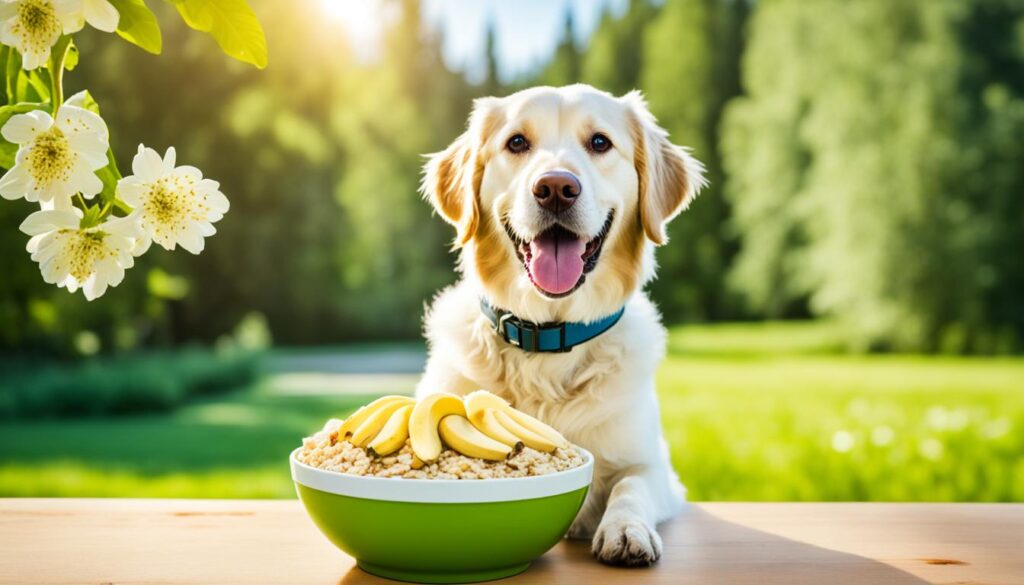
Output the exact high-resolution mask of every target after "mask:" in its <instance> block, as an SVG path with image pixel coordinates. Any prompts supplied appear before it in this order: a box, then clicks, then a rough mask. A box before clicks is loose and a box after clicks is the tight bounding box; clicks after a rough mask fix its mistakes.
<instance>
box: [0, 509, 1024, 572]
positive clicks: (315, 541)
mask: <svg viewBox="0 0 1024 585" xmlns="http://www.w3.org/2000/svg"><path fill="white" fill-rule="evenodd" d="M661 532H662V535H663V537H664V540H665V554H664V558H663V559H662V561H661V562H660V563H659V564H658V565H657V566H655V567H653V568H650V569H620V568H614V567H605V566H602V565H600V564H598V563H596V562H595V561H594V560H593V559H592V558H591V557H590V554H589V552H588V549H587V546H586V544H585V543H581V542H562V543H560V544H559V545H558V546H557V547H556V548H555V549H553V550H552V551H550V552H549V553H548V554H546V555H545V556H544V557H543V558H541V559H540V560H538V561H537V562H536V563H534V566H533V567H532V568H531V569H530V570H529V571H527V572H526V573H524V574H522V575H520V576H518V577H514V578H512V579H508V580H506V581H503V583H508V584H510V585H512V584H522V583H586V585H601V584H605V583H624V582H627V581H628V582H629V583H640V584H643V583H659V584H665V585H667V584H670V583H671V584H673V585H678V584H690V583H693V584H698V583H700V584H718V583H726V584H730V585H743V584H747V583H750V584H754V583H756V584H759V585H773V584H779V585H801V584H815V585H818V584H826V585H845V584H866V585H867V584H870V585H874V584H882V583H885V584H907V585H915V584H922V583H936V584H944V585H952V584H961V585H966V584H971V585H982V584H984V585H1020V584H1024V505H1017V504H724V503H719V504H692V505H690V506H689V508H688V509H687V510H686V512H685V513H684V514H683V515H681V516H680V517H678V518H676V519H675V520H673V521H672V522H670V523H668V524H666V525H665V526H663V527H662V530H661ZM0 583H3V584H18V585H32V584H43V583H45V584H76V585H77V584H106V583H109V584H115V583H116V584H126V583H135V584H143V583H145V584H160V585H168V584H204V585H206V584H214V583H215V584H234V583H237V584H257V583H266V584H292V583H294V584H306V583H309V584H325V585H326V584H331V585H339V584H341V585H347V584H361V583H391V582H390V581H385V580H382V579H377V578H375V577H372V576H370V575H367V574H365V573H363V572H362V571H360V570H359V569H358V568H355V567H354V564H353V561H352V559H351V558H349V557H347V556H345V555H344V554H342V553H341V552H340V551H338V550H337V549H335V548H334V547H333V546H332V545H331V544H329V543H328V542H327V540H326V539H324V538H323V537H322V536H321V535H320V534H319V533H318V532H317V530H316V528H315V527H314V526H313V524H312V523H311V522H310V521H309V519H308V518H306V516H305V514H304V512H303V511H302V508H301V506H300V504H299V503H298V502H296V501H228V500H91V499H67V500H57V499H0Z"/></svg>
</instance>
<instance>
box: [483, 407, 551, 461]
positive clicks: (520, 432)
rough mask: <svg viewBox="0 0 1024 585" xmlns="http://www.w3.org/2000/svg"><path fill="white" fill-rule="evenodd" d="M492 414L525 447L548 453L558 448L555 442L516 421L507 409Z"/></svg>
mask: <svg viewBox="0 0 1024 585" xmlns="http://www.w3.org/2000/svg"><path fill="white" fill-rule="evenodd" d="M494 416H495V418H497V419H498V422H499V423H501V425H502V426H503V427H505V428H506V429H508V431H509V432H510V433H512V434H513V435H515V436H517V437H519V439H520V440H521V441H522V442H523V444H525V445H526V446H527V447H529V448H531V449H536V450H538V451H544V452H546V453H550V452H552V451H554V450H555V449H557V448H558V445H557V444H556V443H553V442H551V441H549V440H548V439H547V438H546V437H544V436H542V435H538V434H537V433H535V432H533V431H531V430H530V429H528V428H526V427H524V426H523V425H521V424H519V423H518V422H516V420H515V419H513V418H512V417H511V416H509V413H508V411H505V410H499V411H495V413H494Z"/></svg>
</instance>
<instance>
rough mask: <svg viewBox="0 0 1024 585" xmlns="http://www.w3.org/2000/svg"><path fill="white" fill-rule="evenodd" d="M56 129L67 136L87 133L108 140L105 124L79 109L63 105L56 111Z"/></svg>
mask: <svg viewBox="0 0 1024 585" xmlns="http://www.w3.org/2000/svg"><path fill="white" fill-rule="evenodd" d="M57 127H58V128H60V129H61V131H62V132H64V133H65V134H67V135H69V136H70V135H71V134H73V133H80V132H87V133H90V134H99V135H100V136H101V137H102V138H103V140H108V138H107V137H108V136H109V133H108V132H107V123H106V122H104V121H103V118H101V117H99V116H97V115H96V114H94V113H92V112H90V111H89V110H86V109H84V108H79V107H78V106H71V105H68V104H64V105H62V106H61V107H60V109H59V110H57Z"/></svg>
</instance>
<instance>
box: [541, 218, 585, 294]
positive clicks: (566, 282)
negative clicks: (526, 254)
mask: <svg viewBox="0 0 1024 585" xmlns="http://www.w3.org/2000/svg"><path fill="white" fill-rule="evenodd" d="M585 247H586V244H585V242H583V241H582V240H580V239H578V238H576V237H573V236H572V235H571V234H569V233H567V232H565V231H562V230H549V231H546V232H544V233H542V234H541V235H540V236H538V237H537V239H535V240H534V241H532V242H530V255H531V258H530V274H532V275H533V282H534V283H535V284H536V285H537V286H539V287H541V288H542V289H544V290H546V291H547V292H549V293H551V294H555V295H558V294H562V293H564V292H568V291H570V290H572V287H574V286H576V283H577V282H578V281H579V279H580V276H581V275H582V274H583V250H584V248H585Z"/></svg>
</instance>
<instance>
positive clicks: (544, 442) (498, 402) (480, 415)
mask: <svg viewBox="0 0 1024 585" xmlns="http://www.w3.org/2000/svg"><path fill="white" fill-rule="evenodd" d="M465 403H466V415H467V416H468V417H469V420H471V421H472V422H473V424H474V425H476V427H477V428H478V429H480V430H481V431H483V432H484V433H485V434H488V435H489V436H491V437H493V438H495V439H498V440H499V441H502V442H504V440H503V439H502V438H501V437H498V436H495V435H492V434H490V432H489V431H490V430H491V429H492V425H491V424H490V423H489V422H488V421H487V420H485V419H488V418H490V416H489V415H488V414H487V412H488V411H493V414H494V418H495V419H496V420H498V422H500V423H501V425H500V426H501V427H503V428H504V429H506V430H508V431H509V432H511V433H512V434H513V435H514V436H516V437H518V438H519V439H521V440H522V441H523V443H525V444H526V446H528V447H530V448H532V449H539V450H542V451H553V450H554V449H555V448H556V447H568V446H569V441H567V440H565V437H563V436H562V434H561V433H559V432H558V431H556V430H555V429H553V428H551V427H550V426H548V425H546V424H544V423H542V422H541V421H539V420H537V419H536V418H534V417H532V416H530V415H528V414H526V413H525V412H522V411H520V410H516V409H515V408H512V406H511V405H510V404H509V403H508V402H506V401H505V400H504V399H502V398H501V397H499V396H496V395H494V394H491V393H490V392H488V391H486V390H477V391H476V392H471V393H469V394H468V395H467V396H466V399H465ZM499 414H504V415H505V416H504V417H499V416H498V415H499ZM531 443H532V444H531ZM551 445H554V447H552V446H551Z"/></svg>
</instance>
